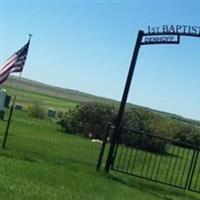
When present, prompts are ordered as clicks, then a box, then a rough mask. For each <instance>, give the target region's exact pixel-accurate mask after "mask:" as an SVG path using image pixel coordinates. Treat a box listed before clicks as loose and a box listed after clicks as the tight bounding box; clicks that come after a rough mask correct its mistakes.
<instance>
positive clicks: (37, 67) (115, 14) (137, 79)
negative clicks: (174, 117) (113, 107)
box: [0, 0, 200, 119]
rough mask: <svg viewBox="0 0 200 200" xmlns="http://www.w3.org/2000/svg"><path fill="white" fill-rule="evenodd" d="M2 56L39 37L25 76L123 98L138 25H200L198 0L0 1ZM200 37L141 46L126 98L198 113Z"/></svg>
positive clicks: (192, 115) (191, 114)
mask: <svg viewBox="0 0 200 200" xmlns="http://www.w3.org/2000/svg"><path fill="white" fill-rule="evenodd" d="M0 2H1V3H0V17H1V18H0V63H1V64H3V62H4V61H5V59H7V58H8V57H9V56H10V55H11V54H12V53H13V52H15V51H16V50H18V49H19V48H21V47H22V45H24V43H25V42H26V41H27V39H28V36H27V34H28V33H32V34H33V35H34V36H33V38H32V41H31V46H30V51H29V56H28V59H27V63H26V66H25V69H24V72H23V75H22V76H23V77H26V78H30V79H33V80H36V81H41V82H44V83H48V84H51V85H56V86H61V87H63V88H70V89H75V90H79V91H83V92H88V93H91V94H95V95H98V96H104V97H108V98H113V99H117V100H120V99H121V96H122V92H123V89H124V84H125V80H126V76H127V72H128V69H129V64H130V60H131V56H132V52H133V48H134V44H135V40H136V36H137V32H138V30H139V29H141V30H144V31H146V30H147V26H148V25H152V26H154V25H155V26H161V25H163V24H173V25H176V24H181V25H182V24H183V25H185V24H186V25H200V24H199V23H200V15H199V9H200V3H198V1H64V0H63V1H53V0H52V1H50V0H49V1H17V0H15V1H9V0H6V1H4V0H0ZM199 58H200V38H189V37H188V38H186V37H182V38H181V44H180V45H154V46H142V47H141V50H140V54H139V57H138V61H137V65H136V70H135V74H134V78H133V82H132V86H131V90H130V94H129V98H128V101H129V102H131V103H134V104H137V105H142V106H147V107H151V108H154V109H158V110H162V111H167V112H172V113H176V114H180V115H182V116H185V117H190V118H195V119H200V106H199V102H200V93H199V85H200V79H199V76H200V59H199Z"/></svg>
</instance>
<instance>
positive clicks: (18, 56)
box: [0, 39, 30, 84]
mask: <svg viewBox="0 0 200 200" xmlns="http://www.w3.org/2000/svg"><path fill="white" fill-rule="evenodd" d="M29 43H30V39H29V41H28V42H27V43H26V44H25V45H24V46H23V47H22V48H21V49H20V50H19V51H17V52H16V53H14V54H13V55H12V56H10V57H9V58H8V59H7V60H6V62H5V63H4V64H3V66H2V67H1V68H0V84H2V83H3V82H4V81H6V80H7V78H8V76H9V75H10V74H11V73H14V72H22V71H23V67H24V64H25V62H26V57H27V54H28V48H29Z"/></svg>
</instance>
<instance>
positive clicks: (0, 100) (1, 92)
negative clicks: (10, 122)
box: [0, 89, 6, 111]
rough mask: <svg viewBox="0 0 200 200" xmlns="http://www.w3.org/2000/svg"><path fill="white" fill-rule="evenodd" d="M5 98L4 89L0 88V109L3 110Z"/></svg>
mask: <svg viewBox="0 0 200 200" xmlns="http://www.w3.org/2000/svg"><path fill="white" fill-rule="evenodd" d="M5 100H6V90H5V89H1V90H0V111H4V104H5Z"/></svg>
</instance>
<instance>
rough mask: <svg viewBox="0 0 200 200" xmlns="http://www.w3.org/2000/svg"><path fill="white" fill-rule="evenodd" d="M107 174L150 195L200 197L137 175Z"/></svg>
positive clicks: (190, 199)
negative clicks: (142, 178) (139, 177)
mask: <svg viewBox="0 0 200 200" xmlns="http://www.w3.org/2000/svg"><path fill="white" fill-rule="evenodd" d="M105 176H107V177H108V178H110V179H112V180H114V181H116V182H118V183H120V184H123V185H126V186H128V187H131V188H134V189H137V190H139V191H141V192H143V193H147V194H150V195H153V196H156V197H159V198H161V199H165V200H175V199H176V197H179V198H180V199H187V200H199V199H200V195H199V197H197V196H193V195H192V194H190V193H189V191H186V190H183V189H179V188H173V187H171V186H167V185H164V184H159V183H153V182H151V181H148V180H146V181H145V180H141V179H138V178H137V177H135V178H133V177H132V178H130V177H125V176H124V175H122V176H120V175H117V174H109V175H105ZM196 194H197V193H196ZM197 195H198V194H197Z"/></svg>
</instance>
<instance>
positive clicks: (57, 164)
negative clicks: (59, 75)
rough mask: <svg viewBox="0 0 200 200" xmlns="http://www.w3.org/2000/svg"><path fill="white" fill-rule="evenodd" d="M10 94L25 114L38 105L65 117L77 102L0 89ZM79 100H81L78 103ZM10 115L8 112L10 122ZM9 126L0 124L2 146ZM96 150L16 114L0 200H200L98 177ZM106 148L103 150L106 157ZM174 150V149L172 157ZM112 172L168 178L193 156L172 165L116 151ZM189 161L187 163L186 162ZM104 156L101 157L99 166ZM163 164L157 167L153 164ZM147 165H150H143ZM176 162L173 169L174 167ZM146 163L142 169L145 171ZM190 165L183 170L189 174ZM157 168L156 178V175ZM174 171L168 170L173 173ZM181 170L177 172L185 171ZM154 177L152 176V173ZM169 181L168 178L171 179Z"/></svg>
mask: <svg viewBox="0 0 200 200" xmlns="http://www.w3.org/2000/svg"><path fill="white" fill-rule="evenodd" d="M4 87H5V88H6V89H7V91H8V94H11V95H12V96H13V95H14V94H17V104H19V105H23V107H25V108H27V107H28V106H30V105H31V104H33V102H35V101H39V102H40V103H41V104H42V105H43V106H44V107H45V109H48V108H53V109H55V110H57V111H59V110H62V111H66V110H68V109H69V108H72V107H74V106H76V105H77V104H78V103H80V101H76V100H73V99H67V98H66V97H63V96H59V95H58V96H57V95H52V94H50V93H48V92H46V93H45V92H44V93H37V92H34V91H32V90H30V91H27V88H20V89H18V91H17V93H16V91H15V88H14V87H12V86H8V85H7V86H4ZM79 100H80V99H79ZM8 114H9V109H8V110H7V111H6V119H8ZM6 125H7V122H6V121H4V122H2V121H0V143H2V139H3V134H4V131H5V128H6ZM99 150H100V144H98V143H92V142H91V141H90V140H89V139H86V138H83V137H81V136H79V135H78V134H75V135H70V134H66V133H63V132H61V131H60V127H59V126H58V125H57V123H56V119H50V118H45V119H37V118H33V117H30V116H29V115H28V112H27V110H26V109H23V110H22V111H17V110H14V114H13V118H12V123H11V127H10V130H9V137H8V141H7V145H6V149H5V150H0V155H1V156H0V163H1V165H0V171H1V172H2V176H1V178H0V184H1V193H0V199H20V200H21V199H50V200H51V199H52V200H54V199H67V200H70V199H73V200H79V199H81V200H82V199H89V200H90V199H91V200H94V199H97V200H101V199H102V200H104V199H105V200H106V199H109V200H124V199H128V200H129V199H130V200H132V199H138V200H164V199H165V200H182V199H183V200H198V199H200V195H199V194H197V193H192V192H189V191H184V190H181V189H175V188H173V187H169V186H166V185H162V184H157V183H153V182H151V181H145V180H142V179H138V178H136V177H132V176H128V175H124V174H121V173H118V172H115V171H111V173H110V174H109V175H108V174H104V173H103V172H96V171H95V168H96V163H97V158H98V154H99ZM107 151H108V145H107V147H106V153H105V155H107ZM177 151H178V150H177V149H175V152H177ZM119 153H120V155H119V156H118V157H117V159H116V162H115V165H114V168H116V169H119V170H125V171H126V172H128V173H134V174H136V175H137V174H139V175H141V174H142V175H147V176H150V178H151V176H153V177H155V175H158V177H160V179H163V177H165V176H166V171H167V169H168V168H167V163H168V164H169V163H170V162H173V163H174V164H173V166H175V165H176V164H177V166H180V167H181V162H182V161H184V162H185V160H186V159H189V160H191V152H190V151H189V153H188V154H187V152H186V153H185V152H184V153H182V150H180V153H179V154H180V155H183V157H180V158H178V160H177V161H175V160H174V158H175V157H173V156H169V155H168V156H164V155H163V156H161V155H154V154H153V155H152V154H150V153H147V152H145V151H140V150H131V149H128V148H126V147H122V146H121V147H119ZM187 155H188V157H186V156H187ZM105 159H106V156H104V160H103V166H104V165H105ZM161 159H162V160H163V162H162V163H161V165H160V166H158V165H156V164H155V162H154V161H153V160H161ZM146 160H152V162H149V163H146ZM176 162H177V163H176ZM144 163H146V164H145V165H144ZM188 167H189V166H188V165H187V166H186V168H185V169H188ZM157 168H159V169H160V172H159V174H155V173H156V169H157ZM173 169H175V172H176V171H177V169H176V168H174V167H172V169H171V170H173ZM183 169H184V167H182V168H181V170H182V171H183ZM154 170H155V173H154V174H153V175H152V174H151V173H150V172H152V171H153V172H154ZM102 171H103V167H102ZM169 175H170V174H169ZM170 176H172V180H175V181H177V180H178V181H180V180H182V179H183V180H185V179H186V175H184V176H183V177H182V176H174V175H170Z"/></svg>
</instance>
